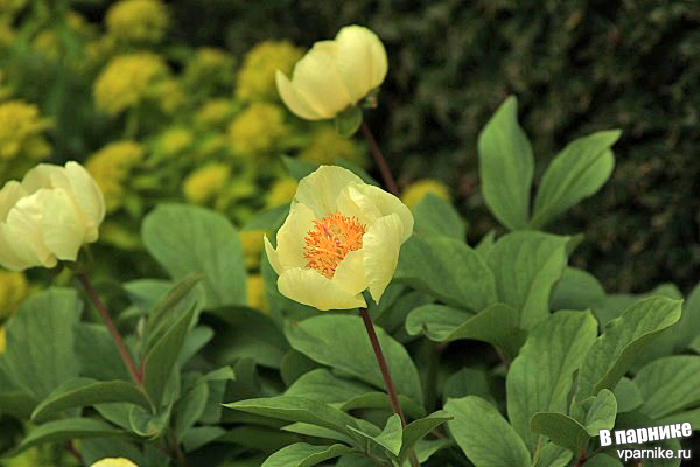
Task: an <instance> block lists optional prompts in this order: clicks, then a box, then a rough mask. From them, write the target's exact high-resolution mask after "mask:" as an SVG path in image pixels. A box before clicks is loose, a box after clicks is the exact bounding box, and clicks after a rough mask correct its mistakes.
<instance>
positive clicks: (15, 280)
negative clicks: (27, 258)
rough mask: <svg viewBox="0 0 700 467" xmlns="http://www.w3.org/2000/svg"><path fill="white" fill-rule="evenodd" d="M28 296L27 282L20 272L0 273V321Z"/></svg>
mask: <svg viewBox="0 0 700 467" xmlns="http://www.w3.org/2000/svg"><path fill="white" fill-rule="evenodd" d="M28 294H29V282H27V278H26V277H24V274H22V273H21V272H12V271H0V320H3V319H5V318H7V317H9V316H10V315H12V313H14V312H15V310H17V306H19V304H20V302H21V301H22V300H24V299H25V298H26V297H27V295H28Z"/></svg>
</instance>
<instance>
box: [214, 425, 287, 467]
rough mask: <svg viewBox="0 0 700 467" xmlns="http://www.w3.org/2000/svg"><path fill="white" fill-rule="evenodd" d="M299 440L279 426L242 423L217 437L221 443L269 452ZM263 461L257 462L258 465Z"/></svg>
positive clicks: (256, 466)
mask: <svg viewBox="0 0 700 467" xmlns="http://www.w3.org/2000/svg"><path fill="white" fill-rule="evenodd" d="M297 441H299V437H298V436H297V435H295V434H292V433H285V432H283V431H280V430H279V429H278V428H270V427H260V426H250V425H247V426H246V425H242V426H237V427H235V428H232V429H230V430H228V431H227V432H226V433H225V434H224V435H223V436H221V437H220V438H218V439H217V442H220V443H232V444H234V445H235V446H236V448H239V449H240V448H241V447H243V448H246V449H254V450H256V451H263V452H266V453H268V454H270V453H273V452H275V451H277V450H278V449H281V448H283V447H285V446H288V445H290V444H293V443H295V442H297ZM261 463H262V461H261V462H260V463H258V464H255V467H258V466H259V465H260V464H261Z"/></svg>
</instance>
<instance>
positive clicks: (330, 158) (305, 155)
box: [299, 125, 366, 166]
mask: <svg viewBox="0 0 700 467" xmlns="http://www.w3.org/2000/svg"><path fill="white" fill-rule="evenodd" d="M338 158H340V159H345V160H347V161H350V162H353V163H355V164H357V165H360V166H362V165H364V164H365V162H366V161H365V158H364V153H363V152H362V151H361V150H360V148H359V146H358V144H357V143H355V142H354V141H352V140H350V139H348V138H345V137H343V136H342V135H340V134H338V132H337V131H336V130H335V128H333V127H331V126H326V125H323V126H322V127H320V128H318V129H317V130H316V131H314V133H313V134H312V135H311V138H310V139H309V142H308V143H307V145H306V146H305V147H304V149H303V150H302V151H301V152H300V153H299V159H302V160H305V161H311V162H316V163H318V164H326V165H329V164H335V161H336V159H338Z"/></svg>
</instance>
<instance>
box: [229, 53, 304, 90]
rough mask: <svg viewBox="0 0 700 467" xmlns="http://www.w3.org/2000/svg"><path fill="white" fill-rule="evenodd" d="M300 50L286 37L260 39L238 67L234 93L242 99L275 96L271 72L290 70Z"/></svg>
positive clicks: (286, 71) (288, 71) (287, 71)
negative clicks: (282, 38) (273, 39)
mask: <svg viewBox="0 0 700 467" xmlns="http://www.w3.org/2000/svg"><path fill="white" fill-rule="evenodd" d="M302 55H303V51H302V50H301V49H300V48H298V47H295V46H294V45H292V44H291V43H289V42H287V41H264V42H261V43H259V44H258V45H256V46H255V47H253V49H251V50H250V52H248V54H247V55H246V57H245V60H244V61H243V66H242V67H241V69H240V70H239V71H238V82H237V86H236V96H237V97H238V98H239V99H244V100H279V97H278V94H277V89H276V88H275V72H276V71H277V70H282V71H283V72H284V73H291V71H292V69H293V68H294V64H295V63H296V62H297V61H298V60H299V59H300V58H301V57H302Z"/></svg>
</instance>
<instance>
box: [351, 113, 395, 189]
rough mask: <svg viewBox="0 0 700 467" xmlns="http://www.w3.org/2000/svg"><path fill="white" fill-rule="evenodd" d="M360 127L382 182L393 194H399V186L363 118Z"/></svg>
mask: <svg viewBox="0 0 700 467" xmlns="http://www.w3.org/2000/svg"><path fill="white" fill-rule="evenodd" d="M360 129H361V130H362V134H363V135H364V137H365V139H366V140H367V144H369V150H370V152H371V153H372V156H374V161H375V162H376V163H377V167H378V168H379V173H381V175H382V179H384V184H385V185H386V187H387V188H388V189H389V193H391V194H392V195H394V196H399V187H398V185H397V184H396V181H395V180H394V176H393V175H391V170H389V166H388V165H387V163H386V159H384V155H383V154H382V151H381V150H380V149H379V145H378V144H377V141H376V140H375V139H374V136H372V132H371V131H370V130H369V127H368V126H367V123H365V121H364V120H363V121H362V124H361V125H360Z"/></svg>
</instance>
